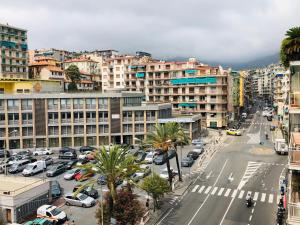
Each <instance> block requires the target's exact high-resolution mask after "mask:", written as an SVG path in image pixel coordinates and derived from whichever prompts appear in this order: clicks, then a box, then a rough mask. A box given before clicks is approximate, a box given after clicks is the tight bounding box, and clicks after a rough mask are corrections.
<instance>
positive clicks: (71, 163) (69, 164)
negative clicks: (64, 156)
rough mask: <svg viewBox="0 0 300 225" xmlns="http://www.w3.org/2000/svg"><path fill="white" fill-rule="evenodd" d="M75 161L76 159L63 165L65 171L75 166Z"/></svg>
mask: <svg viewBox="0 0 300 225" xmlns="http://www.w3.org/2000/svg"><path fill="white" fill-rule="evenodd" d="M77 161H78V160H77V159H72V160H70V161H68V162H67V163H66V164H65V166H66V170H70V169H72V168H73V166H75V165H76V163H77Z"/></svg>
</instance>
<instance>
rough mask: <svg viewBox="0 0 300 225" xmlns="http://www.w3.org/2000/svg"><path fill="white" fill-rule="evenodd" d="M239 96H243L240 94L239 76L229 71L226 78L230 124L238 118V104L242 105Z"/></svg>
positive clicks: (236, 72) (235, 72) (237, 73)
mask: <svg viewBox="0 0 300 225" xmlns="http://www.w3.org/2000/svg"><path fill="white" fill-rule="evenodd" d="M242 82H243V81H242ZM242 85H243V83H242ZM242 88H243V87H242ZM241 94H243V91H242V93H241V75H240V73H239V72H238V71H231V72H230V74H229V76H228V96H229V97H228V112H229V121H231V122H234V121H235V120H237V119H238V118H239V116H240V104H241V103H243V100H242V98H243V95H241Z"/></svg>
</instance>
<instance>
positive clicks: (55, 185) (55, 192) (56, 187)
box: [51, 180, 61, 198]
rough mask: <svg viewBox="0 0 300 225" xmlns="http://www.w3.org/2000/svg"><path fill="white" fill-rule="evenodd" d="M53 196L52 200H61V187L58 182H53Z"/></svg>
mask: <svg viewBox="0 0 300 225" xmlns="http://www.w3.org/2000/svg"><path fill="white" fill-rule="evenodd" d="M51 196H52V198H59V197H60V196H61V187H60V184H59V183H58V181H56V180H53V181H51Z"/></svg>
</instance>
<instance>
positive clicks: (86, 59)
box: [65, 57, 97, 63]
mask: <svg viewBox="0 0 300 225" xmlns="http://www.w3.org/2000/svg"><path fill="white" fill-rule="evenodd" d="M72 62H94V63H97V62H96V61H94V60H91V59H90V58H85V57H81V58H74V59H68V60H65V63H72Z"/></svg>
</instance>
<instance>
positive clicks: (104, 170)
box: [79, 145, 139, 217]
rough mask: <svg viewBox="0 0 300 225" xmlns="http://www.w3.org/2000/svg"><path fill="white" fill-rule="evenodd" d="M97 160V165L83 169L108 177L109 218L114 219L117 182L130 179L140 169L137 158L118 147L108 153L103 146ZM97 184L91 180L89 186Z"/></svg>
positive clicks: (97, 154)
mask: <svg viewBox="0 0 300 225" xmlns="http://www.w3.org/2000/svg"><path fill="white" fill-rule="evenodd" d="M95 160H96V164H85V165H84V166H82V167H83V168H86V169H88V170H91V169H93V170H94V171H96V173H97V174H100V175H105V176H106V180H107V187H108V189H109V194H108V195H109V199H108V203H109V209H110V210H109V213H110V214H109V216H110V217H112V216H113V213H114V204H115V202H116V199H117V191H116V188H117V185H116V184H117V181H118V180H120V179H121V180H127V179H129V178H130V176H131V175H132V174H133V173H135V172H136V171H137V170H138V169H139V166H138V165H136V164H135V163H134V160H135V157H133V156H132V155H130V154H128V150H126V149H123V148H121V147H120V146H118V145H114V146H111V147H110V149H109V151H106V149H105V147H104V146H103V147H102V148H101V149H100V150H99V151H97V152H96V154H95ZM95 182H96V180H91V181H90V182H89V183H87V185H91V184H93V183H95ZM79 190H80V189H79Z"/></svg>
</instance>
